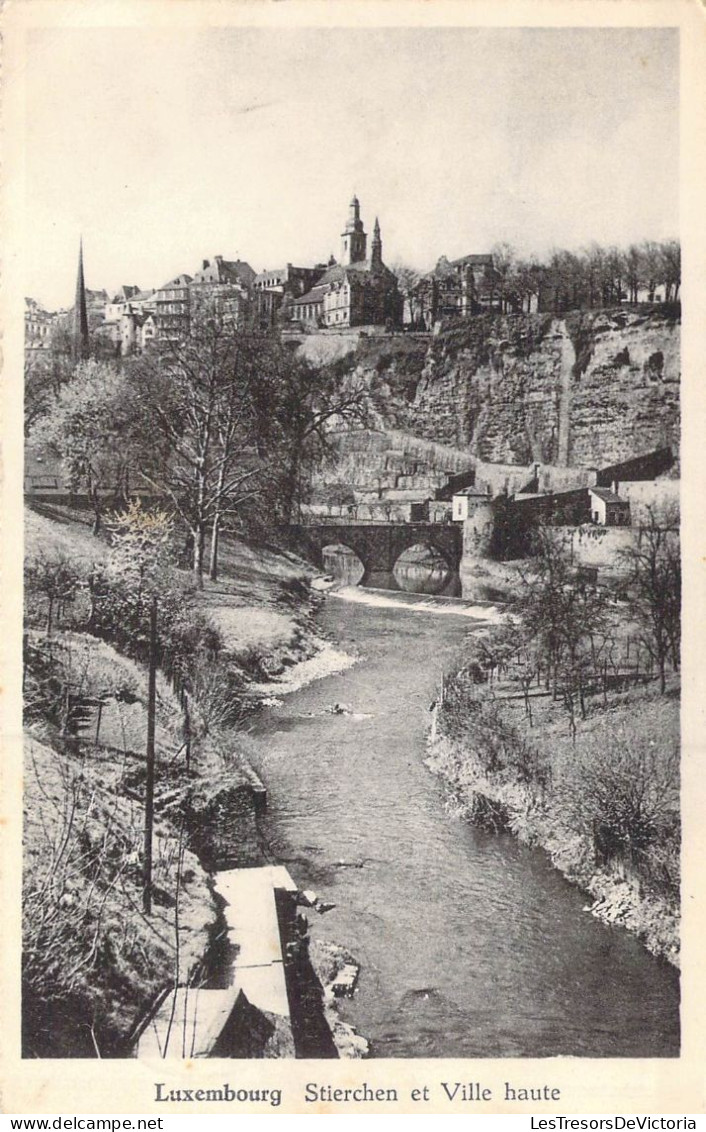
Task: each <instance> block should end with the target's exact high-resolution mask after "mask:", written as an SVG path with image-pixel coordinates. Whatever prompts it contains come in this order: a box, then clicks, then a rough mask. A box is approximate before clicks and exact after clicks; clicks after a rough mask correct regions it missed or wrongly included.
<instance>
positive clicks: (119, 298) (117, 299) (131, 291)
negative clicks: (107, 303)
mask: <svg viewBox="0 0 706 1132" xmlns="http://www.w3.org/2000/svg"><path fill="white" fill-rule="evenodd" d="M139 291H140V288H139V287H136V286H131V285H129V284H127V283H125V284H123V286H122V287H121V288H120V290H119V291H116V292H115V294H114V295H113V298H112V299H111V302H113V303H124V302H125V301H126V300H127V299H133V298H134V297H135V295H137V294H139Z"/></svg>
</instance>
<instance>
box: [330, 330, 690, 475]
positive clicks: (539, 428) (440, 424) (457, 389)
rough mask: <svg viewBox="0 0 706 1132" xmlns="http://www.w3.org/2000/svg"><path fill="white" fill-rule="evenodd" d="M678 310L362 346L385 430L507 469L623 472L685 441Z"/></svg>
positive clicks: (358, 367)
mask: <svg viewBox="0 0 706 1132" xmlns="http://www.w3.org/2000/svg"><path fill="white" fill-rule="evenodd" d="M679 339H680V321H679V315H678V312H677V311H676V310H673V309H667V308H664V309H654V308H646V309H641V308H630V309H627V308H620V309H616V310H605V311H588V312H572V313H570V314H568V315H566V316H554V315H547V314H543V315H511V316H503V317H501V316H493V315H481V316H479V317H477V318H474V319H470V320H466V321H463V322H458V323H456V324H455V325H450V326H448V327H445V328H443V329H442V330H441V332H440V333H439V334H437V335H434V336H432V337H429V338H423V337H416V336H415V337H413V336H403V335H397V336H391V337H370V338H365V337H362V336H361V337H360V338H359V339H358V341H357V343H355V342H354V341H353V340H352V339H351V340H350V341H347V342H346V348H347V349H348V350H349V352H348V353H347V354H346V355H345V356H344V357H341V356H340V353H339V357H338V359H337V364H338V365H339V366H341V367H344V368H347V369H348V371H349V372H350V373H351V374H354V375H356V376H364V377H365V379H366V380H367V381H368V383H369V385H370V388H371V391H372V392H373V394H374V400H375V404H376V409H377V413H378V421H377V424H378V427H380V428H381V429H384V430H385V431H387V430H390V429H396V430H398V432H402V433H406V434H408V435H410V436H413V437H418V438H424V439H427V440H429V441H434V442H436V443H437V444H441V445H444V446H446V447H447V449H449V448H452V449H456V450H457V451H458V452H459V454H462V453H463V454H469V455H472V456H475V457H477V458H479V459H481V460H485V461H489V462H492V463H504V464H525V465H527V464H531V463H533V462H541V463H549V464H564V465H566V464H571V465H575V466H579V467H596V466H601V465H606V464H611V463H616V462H618V461H620V460H624V459H626V458H628V457H630V456H633V455H636V454H639V453H642V452H646V451H649V450H650V449H653V448H657V447H661V446H665V445H671V446H673V447H674V449H675V450H676V448H677V445H678V437H679V379H680V353H679Z"/></svg>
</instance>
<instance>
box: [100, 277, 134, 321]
mask: <svg viewBox="0 0 706 1132" xmlns="http://www.w3.org/2000/svg"><path fill="white" fill-rule="evenodd" d="M139 293H140V288H139V287H136V286H128V285H124V286H122V287H121V288H120V289H119V290H118V291H116V292H115V294H114V295H111V296H110V297H109V298H108V302H107V303H106V304H105V307H104V308H103V317H104V319H105V321H106V322H115V321H116V320H117V319H118V318H120V316H121V314H124V313H125V311H126V310H127V307H128V305H129V303H131V302H132V300H133V299H134V298H135V296H136V295H138V294H139Z"/></svg>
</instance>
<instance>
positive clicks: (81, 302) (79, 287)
mask: <svg viewBox="0 0 706 1132" xmlns="http://www.w3.org/2000/svg"><path fill="white" fill-rule="evenodd" d="M72 345H73V357H74V361H76V362H79V361H81V360H82V359H83V358H87V357H88V352H89V344H88V311H87V310H86V285H85V282H84V278H83V237H81V241H80V243H79V247H78V274H77V276H76V298H75V300H74V317H73V343H72Z"/></svg>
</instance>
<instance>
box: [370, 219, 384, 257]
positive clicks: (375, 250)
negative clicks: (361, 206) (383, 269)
mask: <svg viewBox="0 0 706 1132" xmlns="http://www.w3.org/2000/svg"><path fill="white" fill-rule="evenodd" d="M370 264H371V266H372V267H380V266H381V264H382V239H381V238H380V224H379V221H378V218H377V216H376V217H375V227H374V228H373V238H372V241H371V244H370Z"/></svg>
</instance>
